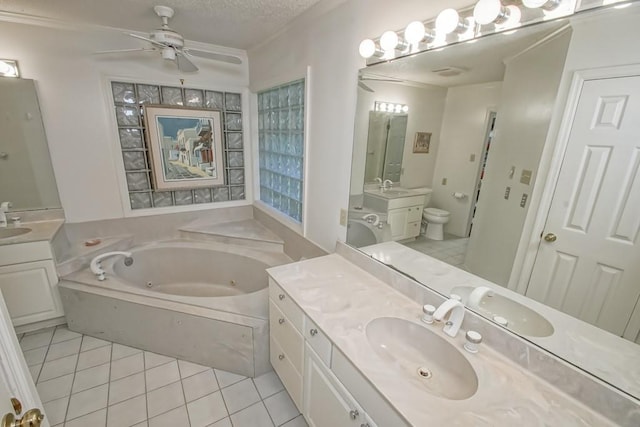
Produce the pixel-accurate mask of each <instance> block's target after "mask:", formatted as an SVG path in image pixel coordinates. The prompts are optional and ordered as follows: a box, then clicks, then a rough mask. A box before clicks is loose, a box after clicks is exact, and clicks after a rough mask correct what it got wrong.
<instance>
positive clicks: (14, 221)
mask: <svg viewBox="0 0 640 427" xmlns="http://www.w3.org/2000/svg"><path fill="white" fill-rule="evenodd" d="M21 219H22V218H20V217H19V216H12V217H11V223H12V224H13V226H14V227H20V226H21V225H22V222H21Z"/></svg>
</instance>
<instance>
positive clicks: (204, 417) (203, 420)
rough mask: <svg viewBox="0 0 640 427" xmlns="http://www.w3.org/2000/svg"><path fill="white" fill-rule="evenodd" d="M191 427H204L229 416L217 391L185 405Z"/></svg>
mask: <svg viewBox="0 0 640 427" xmlns="http://www.w3.org/2000/svg"><path fill="white" fill-rule="evenodd" d="M187 411H188V412H189V421H190V423H191V427H205V426H208V425H209V424H213V423H214V422H216V421H219V420H221V419H223V418H225V417H227V416H228V415H229V414H228V413H227V409H226V408H225V406H224V401H223V400H222V395H221V394H220V392H219V391H217V392H215V393H212V394H210V395H208V396H205V397H202V398H200V399H198V400H194V401H193V402H189V403H187Z"/></svg>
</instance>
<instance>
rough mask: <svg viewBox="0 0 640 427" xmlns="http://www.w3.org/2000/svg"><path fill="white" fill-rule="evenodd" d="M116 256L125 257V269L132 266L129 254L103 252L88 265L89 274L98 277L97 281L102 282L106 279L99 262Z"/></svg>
mask: <svg viewBox="0 0 640 427" xmlns="http://www.w3.org/2000/svg"><path fill="white" fill-rule="evenodd" d="M116 255H122V256H123V257H125V258H124V265H126V266H127V267H128V266H130V265H131V264H133V258H132V256H131V252H121V251H114V252H105V253H103V254H100V255H98V256H96V257H94V258H93V259H92V260H91V264H90V265H89V268H90V269H91V272H92V273H93V274H95V275H96V276H97V277H98V280H100V281H102V280H105V279H106V277H105V271H104V270H103V269H102V266H101V265H100V261H102V260H103V259H105V258H108V257H110V256H116Z"/></svg>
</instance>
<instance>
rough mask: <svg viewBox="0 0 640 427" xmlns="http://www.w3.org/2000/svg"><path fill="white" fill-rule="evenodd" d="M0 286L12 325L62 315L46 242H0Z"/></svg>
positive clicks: (55, 277)
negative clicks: (8, 243) (6, 243)
mask: <svg viewBox="0 0 640 427" xmlns="http://www.w3.org/2000/svg"><path fill="white" fill-rule="evenodd" d="M0 263H1V264H0V290H1V291H2V295H3V297H4V300H5V302H6V304H7V308H8V309H9V314H10V316H11V320H12V321H13V325H14V326H21V325H26V324H29V323H34V322H40V321H45V320H50V319H55V318H57V317H60V316H63V315H64V312H63V310H62V302H61V300H60V295H59V293H58V275H57V273H56V268H55V263H54V261H53V254H52V253H51V248H50V246H49V243H48V242H42V241H41V242H30V243H20V244H13V245H3V246H0Z"/></svg>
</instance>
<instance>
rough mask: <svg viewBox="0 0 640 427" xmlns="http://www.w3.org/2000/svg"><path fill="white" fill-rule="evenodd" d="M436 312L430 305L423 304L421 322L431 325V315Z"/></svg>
mask: <svg viewBox="0 0 640 427" xmlns="http://www.w3.org/2000/svg"><path fill="white" fill-rule="evenodd" d="M435 312H436V308H435V307H434V306H432V305H431V304H425V305H423V306H422V313H423V314H422V321H423V322H424V323H427V324H429V325H430V324H432V323H433V313H435Z"/></svg>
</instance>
